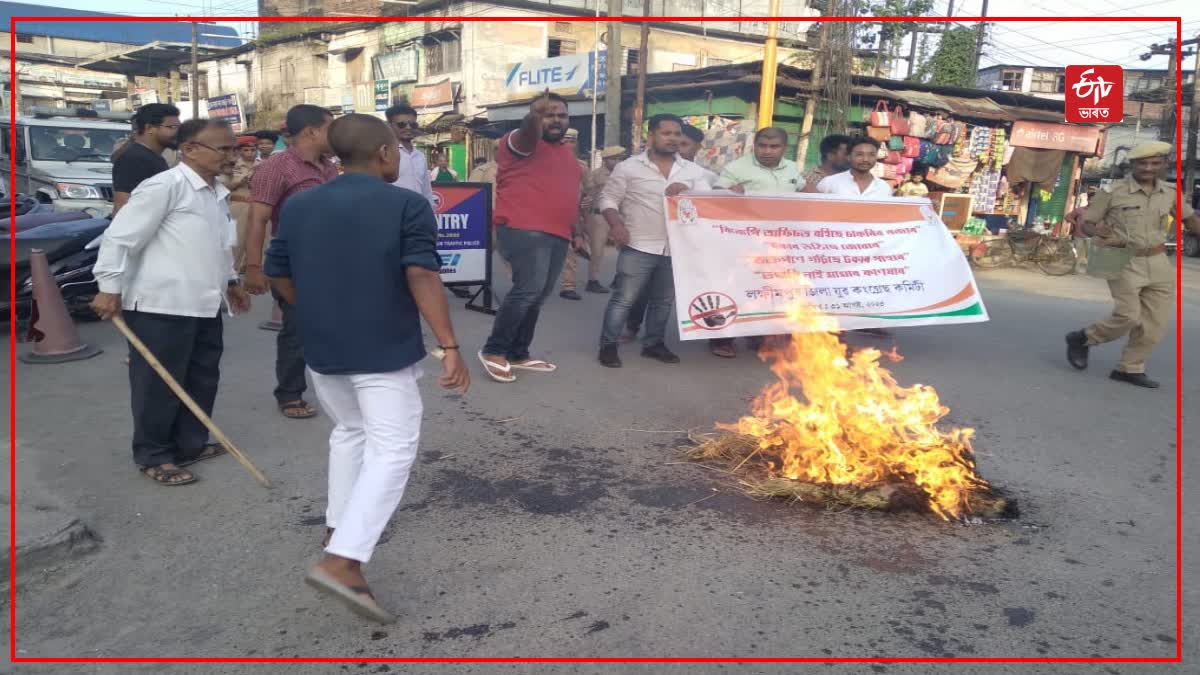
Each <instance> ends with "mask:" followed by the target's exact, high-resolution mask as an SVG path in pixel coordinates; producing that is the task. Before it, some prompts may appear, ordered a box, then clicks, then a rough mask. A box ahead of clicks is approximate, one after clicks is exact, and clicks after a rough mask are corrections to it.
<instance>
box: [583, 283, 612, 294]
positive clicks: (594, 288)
mask: <svg viewBox="0 0 1200 675" xmlns="http://www.w3.org/2000/svg"><path fill="white" fill-rule="evenodd" d="M584 290H586V291H587V292H588V293H608V292H609V290H608V289H607V288H605V287H604V286H602V285H601V284H600V282H599V281H589V282H588V285H587V288H585V289H584Z"/></svg>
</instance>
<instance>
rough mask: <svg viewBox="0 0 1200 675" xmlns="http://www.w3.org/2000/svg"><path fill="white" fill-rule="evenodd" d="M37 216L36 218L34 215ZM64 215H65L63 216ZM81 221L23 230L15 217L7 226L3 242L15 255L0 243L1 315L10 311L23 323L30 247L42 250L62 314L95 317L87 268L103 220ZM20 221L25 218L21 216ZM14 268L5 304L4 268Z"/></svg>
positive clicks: (28, 305)
mask: <svg viewBox="0 0 1200 675" xmlns="http://www.w3.org/2000/svg"><path fill="white" fill-rule="evenodd" d="M35 215H40V214H35ZM64 215H65V214H64ZM83 215H84V217H83V218H75V219H72V220H61V221H58V222H50V223H43V224H40V225H34V226H32V227H23V225H24V224H23V223H21V222H20V221H21V218H20V217H18V218H17V221H18V222H17V223H15V227H13V233H12V234H8V235H7V236H6V237H5V238H6V239H9V240H12V241H13V243H15V249H16V255H15V257H14V256H11V254H10V250H9V247H10V242H9V241H4V242H0V247H3V252H2V253H0V278H3V285H4V289H3V300H0V311H2V312H3V313H4V314H5V316H9V315H10V311H11V310H13V309H14V308H15V314H16V317H17V321H18V322H23V321H27V320H28V319H29V318H30V316H31V313H32V309H33V277H32V275H31V274H30V268H29V259H30V254H31V252H32V251H33V249H40V250H42V251H44V252H45V254H46V259H47V261H48V262H49V263H50V274H51V275H53V277H54V281H55V283H56V284H58V287H59V290H60V291H61V292H62V296H63V301H64V302H65V303H66V305H67V310H68V311H69V312H71V314H72V315H74V316H76V317H77V318H80V319H95V318H96V317H95V314H93V313H92V311H91V309H90V308H89V307H88V305H89V304H90V303H91V301H92V298H93V297H94V296H95V295H96V293H97V291H98V289H97V287H96V278H95V277H94V276H93V275H92V266H93V265H95V264H96V256H97V254H98V253H99V248H100V240H101V238H102V236H103V234H104V231H105V230H106V229H108V225H109V220H108V219H107V218H88V217H87V215H86V214H83ZM25 217H26V218H27V217H29V216H25ZM13 268H15V277H16V286H15V292H13V296H14V301H13V302H12V303H10V302H9V293H10V289H9V287H8V284H9V279H10V274H11V273H10V269H13Z"/></svg>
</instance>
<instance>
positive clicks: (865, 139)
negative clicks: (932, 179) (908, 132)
mask: <svg viewBox="0 0 1200 675" xmlns="http://www.w3.org/2000/svg"><path fill="white" fill-rule="evenodd" d="M849 145H850V155H849V158H850V170H849V171H843V172H841V173H835V174H833V175H832V176H826V177H825V178H822V179H821V182H819V183H817V192H824V193H825V194H830V195H842V196H846V197H862V198H868V199H891V198H892V186H890V185H888V184H887V183H885V182H884V181H883V180H881V179H879V178H877V177H875V175H874V174H872V173H871V169H873V168H875V163H876V162H878V161H879V141H877V140H875V139H874V138H870V137H869V136H858V137H856V138H852V139H850V144H849ZM857 332H859V333H867V334H869V335H880V336H885V337H886V336H890V335H891V334H892V333H891V331H889V330H887V329H885V328H862V329H860V330H858V331H857Z"/></svg>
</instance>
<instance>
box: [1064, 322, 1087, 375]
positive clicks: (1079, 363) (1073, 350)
mask: <svg viewBox="0 0 1200 675" xmlns="http://www.w3.org/2000/svg"><path fill="white" fill-rule="evenodd" d="M1067 363H1070V364H1071V367H1073V368H1075V369H1076V370H1087V367H1088V339H1087V335H1086V334H1084V332H1083V331H1081V330H1077V331H1074V332H1071V333H1067Z"/></svg>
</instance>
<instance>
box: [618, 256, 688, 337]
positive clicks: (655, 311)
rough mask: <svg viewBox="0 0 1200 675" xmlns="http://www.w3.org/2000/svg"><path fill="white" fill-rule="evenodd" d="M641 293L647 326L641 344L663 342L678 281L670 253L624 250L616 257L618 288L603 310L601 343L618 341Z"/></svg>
mask: <svg viewBox="0 0 1200 675" xmlns="http://www.w3.org/2000/svg"><path fill="white" fill-rule="evenodd" d="M639 296H644V297H645V302H646V325H645V332H644V333H643V336H642V345H643V346H645V347H650V346H653V345H656V344H660V343H662V341H663V338H664V336H665V335H666V332H667V319H669V318H670V317H671V305H672V304H673V303H674V302H675V280H674V278H673V277H672V276H671V256H668V255H654V254H653V253H643V252H642V251H638V250H635V249H632V248H623V249H621V254H620V256H618V257H617V287H616V288H615V289H613V294H612V295H611V296H609V298H608V307H607V308H606V309H605V310H604V326H603V328H602V329H601V333H600V346H601V347H606V346H608V345H615V344H617V339H618V338H619V337H620V336H621V330H622V329H623V328H624V327H625V325H626V322H627V321H628V320H629V318H630V317H629V314H630V311H631V310H632V309H633V306H634V305H635V304H637V302H638V298H639Z"/></svg>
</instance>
